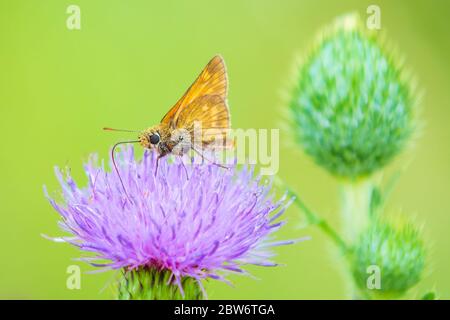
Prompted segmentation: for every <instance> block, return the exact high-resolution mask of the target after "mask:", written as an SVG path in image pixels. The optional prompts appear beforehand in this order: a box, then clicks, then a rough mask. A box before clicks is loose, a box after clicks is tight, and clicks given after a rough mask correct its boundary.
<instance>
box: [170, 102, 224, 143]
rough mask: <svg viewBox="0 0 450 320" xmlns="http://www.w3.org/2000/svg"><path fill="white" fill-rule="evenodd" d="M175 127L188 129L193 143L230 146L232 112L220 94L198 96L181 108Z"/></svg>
mask: <svg viewBox="0 0 450 320" xmlns="http://www.w3.org/2000/svg"><path fill="white" fill-rule="evenodd" d="M175 127H176V128H177V129H184V130H187V131H188V132H189V134H190V135H191V139H192V141H191V143H192V144H193V145H197V146H199V145H200V146H201V147H206V146H208V147H211V148H220V147H229V144H230V141H229V140H228V133H229V132H228V131H229V128H230V113H229V110H228V106H227V104H226V102H225V101H224V100H223V99H222V97H220V96H219V95H204V96H201V97H198V98H197V99H195V100H194V101H192V102H191V103H190V104H189V105H187V106H186V107H183V108H182V109H180V111H179V114H178V116H177V119H176V122H175ZM196 130H198V131H197V132H196ZM197 133H198V134H197Z"/></svg>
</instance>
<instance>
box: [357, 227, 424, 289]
mask: <svg viewBox="0 0 450 320" xmlns="http://www.w3.org/2000/svg"><path fill="white" fill-rule="evenodd" d="M351 266H352V273H353V277H354V279H355V283H356V284H357V286H358V287H359V288H360V289H361V290H362V291H363V292H364V293H366V294H368V295H369V296H371V297H381V298H395V297H399V296H401V295H402V294H403V293H405V292H406V291H407V290H408V289H409V288H411V287H412V286H414V285H415V284H416V283H417V282H419V280H420V279H421V276H422V273H423V270H424V268H425V247H424V245H423V242H422V240H421V237H420V234H419V232H418V230H417V229H416V228H414V226H413V225H411V224H402V225H400V226H394V225H391V224H389V223H386V222H381V221H377V222H374V223H373V224H372V225H371V226H370V227H369V228H368V229H367V230H366V231H365V232H363V233H362V234H361V236H360V237H359V239H358V240H357V242H356V244H355V247H354V251H353V253H352V255H351ZM371 272H374V276H375V277H378V276H379V277H380V278H379V279H378V280H375V279H372V280H374V281H375V282H377V281H378V282H379V287H376V286H371V285H370V283H368V280H369V282H370V281H371V280H370V279H369V277H370V276H371ZM376 273H378V274H376Z"/></svg>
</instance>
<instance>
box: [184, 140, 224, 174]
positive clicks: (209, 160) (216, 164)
mask: <svg viewBox="0 0 450 320" xmlns="http://www.w3.org/2000/svg"><path fill="white" fill-rule="evenodd" d="M191 148H192V150H194V151H195V152H196V153H197V154H198V155H200V157H202V159H203V160H207V161H208V162H210V163H211V164H213V165H215V166H218V167H221V168H224V169H230V167H227V166H224V165H223V164H220V163H216V162H214V161H212V160H211V159H208V158H206V157H205V156H204V155H203V152H200V151H198V150H197V149H195V148H194V147H193V146H191Z"/></svg>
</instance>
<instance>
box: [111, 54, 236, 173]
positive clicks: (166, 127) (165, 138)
mask: <svg viewBox="0 0 450 320" xmlns="http://www.w3.org/2000/svg"><path fill="white" fill-rule="evenodd" d="M227 91H228V79H227V71H226V68H225V62H224V61H223V59H222V57H221V56H215V57H214V58H212V59H211V61H210V62H209V63H208V64H207V65H206V67H205V68H204V69H203V71H202V72H201V73H200V75H199V76H198V77H197V79H196V80H195V81H194V83H193V84H192V85H191V86H190V87H189V89H188V90H187V91H186V93H185V94H184V95H183V96H182V97H181V99H180V100H178V102H177V103H176V104H175V105H174V106H173V107H172V108H171V109H170V110H169V112H167V113H166V115H165V116H164V117H163V118H162V120H161V122H160V123H159V124H158V125H156V126H153V127H150V128H148V129H146V130H144V131H142V132H141V133H140V134H139V136H138V140H136V141H124V142H119V143H117V144H116V145H114V147H113V149H112V152H113V155H114V149H115V147H116V146H117V145H119V144H122V143H133V142H139V143H140V145H141V146H143V147H144V148H147V149H153V148H154V149H156V150H157V152H158V153H159V157H158V160H159V159H160V158H161V157H164V156H166V155H168V154H175V155H179V156H182V155H184V154H186V153H187V152H188V151H190V150H191V149H192V150H194V151H195V152H197V153H199V154H200V155H201V156H202V157H203V155H202V153H201V152H200V150H202V149H203V148H205V147H213V146H214V145H215V146H216V147H217V146H220V145H222V146H225V147H227V146H229V145H230V144H231V142H230V141H227V133H228V131H229V129H230V112H229V108H228V105H227ZM104 129H105V130H114V131H130V130H120V129H111V128H104ZM196 129H199V130H198V131H196ZM197 132H200V133H199V134H198V136H196V133H197ZM113 161H114V157H113ZM157 163H158V162H157ZM114 165H115V163H114ZM116 171H117V168H116ZM155 172H156V171H155Z"/></svg>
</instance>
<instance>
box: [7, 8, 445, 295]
mask: <svg viewBox="0 0 450 320" xmlns="http://www.w3.org/2000/svg"><path fill="white" fill-rule="evenodd" d="M71 4H76V5H78V6H79V7H80V9H81V30H68V28H67V27H66V19H67V18H68V16H69V15H68V14H67V13H66V9H67V7H68V6H69V5H71ZM371 4H377V5H378V6H379V7H380V8H381V26H382V31H383V32H386V33H387V36H388V39H389V40H390V42H391V43H392V44H393V45H394V46H395V47H396V48H397V49H398V52H399V53H401V54H402V56H404V57H405V63H406V65H407V67H408V68H409V69H410V70H411V71H412V72H413V73H414V75H415V76H416V77H417V80H418V83H419V86H420V88H421V89H423V91H424V93H425V95H424V97H423V99H422V109H423V110H422V116H421V118H422V121H423V124H424V126H423V129H422V132H421V134H420V137H419V139H417V140H416V142H415V143H414V145H413V147H412V148H410V149H409V150H407V151H406V152H404V153H403V154H402V155H401V156H400V157H398V158H397V159H396V161H395V162H394V163H393V164H392V165H391V166H390V168H389V170H388V171H395V170H398V169H399V168H404V169H405V171H404V173H403V174H402V176H401V178H400V180H399V182H398V185H397V187H396V188H395V190H394V193H393V196H392V197H391V199H390V202H389V206H388V210H389V212H393V213H397V212H403V213H404V214H406V215H408V216H411V217H413V218H414V219H415V221H416V222H417V223H419V224H421V225H423V230H424V235H425V239H426V241H427V244H428V245H429V247H430V256H429V259H428V264H427V265H428V270H427V273H426V276H425V278H424V280H423V281H422V282H421V283H420V284H419V285H418V286H417V287H416V288H414V289H413V290H412V292H411V296H412V297H419V296H421V295H422V294H423V293H425V292H426V291H428V290H432V289H435V290H436V291H437V293H438V295H439V296H440V297H443V298H449V297H450V255H449V250H450V249H449V245H450V232H449V230H448V228H449V226H450V194H449V192H450V191H449V187H450V166H449V163H450V146H449V141H450V125H449V119H450V105H449V101H450V90H449V85H450V72H449V71H450V59H449V56H450V36H449V31H450V30H449V27H450V22H449V20H448V15H449V13H450V11H449V8H450V3H449V2H446V1H440V0H434V1H432V0H428V1H419V0H415V1H411V0H409V1H406V0H405V1H400V0H396V1H381V0H378V1H360V0H358V1H349V0H343V1H333V0H329V1H324V0H314V1H297V0H292V1H259V0H231V1H206V0H202V1H164V2H151V1H132V2H130V1H119V0H96V1H88V0H74V1H61V0H57V1H56V0H41V1H23V0H16V1H7V0H0V131H1V146H2V148H1V157H0V164H1V177H2V178H1V181H2V182H1V183H0V223H1V226H0V244H1V248H0V250H1V256H0V261H1V267H0V298H3V299H5V298H37V299H46V298H54V299H85V298H88V299H107V298H111V297H112V296H111V293H110V291H109V290H108V289H105V290H103V291H102V288H104V287H105V285H107V284H108V282H109V281H111V280H112V279H113V277H114V274H113V273H111V272H107V273H102V274H83V276H82V280H81V289H80V290H69V289H67V288H66V279H67V276H68V274H67V273H66V270H67V267H68V266H69V265H73V264H77V265H79V266H80V268H81V270H82V271H83V272H86V271H89V270H92V269H93V268H91V267H89V266H88V265H86V264H83V263H78V262H76V261H73V260H72V258H76V257H79V256H80V252H78V251H77V250H76V249H74V248H72V247H70V246H68V245H66V244H57V243H53V242H50V241H48V240H45V239H43V238H42V236H41V234H42V233H44V234H48V235H52V236H57V235H61V234H62V232H61V231H59V230H58V228H57V225H56V223H57V221H58V219H59V217H58V215H57V213H56V212H55V211H54V210H53V209H52V208H51V206H50V205H49V203H48V202H47V201H46V199H45V197H44V195H43V192H42V186H43V185H44V184H45V185H46V186H47V187H48V189H49V190H50V191H57V190H59V186H58V184H57V182H56V179H55V177H54V174H53V167H54V166H55V165H60V166H64V165H68V166H70V167H71V168H72V173H73V175H74V177H75V178H76V179H77V181H78V182H79V183H80V185H82V184H83V183H85V182H86V179H85V177H84V174H83V171H82V162H83V160H85V159H86V158H87V156H88V154H89V153H91V152H98V153H99V154H100V156H101V157H107V156H108V150H109V148H110V147H111V145H112V144H113V143H114V142H116V141H119V140H120V139H122V138H129V137H130V135H128V134H123V133H107V132H103V131H102V130H101V128H102V127H104V126H111V127H119V128H120V127H123V128H129V129H137V130H139V129H143V128H146V127H148V126H150V125H153V124H155V123H157V122H158V121H159V120H160V119H161V117H162V116H163V115H164V113H165V112H166V111H167V110H168V109H169V107H170V106H171V105H172V104H174V103H175V102H176V100H177V99H178V98H179V97H180V96H181V95H182V94H183V93H184V91H185V89H186V88H187V87H188V86H189V85H190V84H191V82H192V81H193V80H194V78H195V77H196V76H197V74H198V73H199V72H200V70H201V69H202V68H203V67H204V65H205V64H206V63H207V62H208V61H209V59H210V58H211V57H212V56H213V55H215V54H217V53H220V54H221V55H222V56H223V57H224V59H225V61H226V63H227V66H228V72H229V79H230V93H229V104H230V108H231V114H232V125H233V127H235V128H281V132H280V139H281V145H282V147H281V151H280V170H279V176H280V177H281V178H282V179H284V180H285V181H286V182H287V183H288V184H290V185H291V186H292V187H293V189H294V190H296V191H297V192H298V193H299V194H300V196H301V197H303V199H304V200H305V201H306V202H307V204H308V205H309V206H310V207H312V208H313V209H314V210H315V211H317V212H319V213H321V215H323V216H324V217H326V218H327V219H329V221H330V223H331V224H333V225H334V226H336V227H338V226H339V215H338V213H339V212H338V211H339V208H338V195H337V187H338V184H337V182H336V181H335V179H333V178H332V177H331V176H329V175H328V174H327V173H326V172H324V171H323V170H322V169H321V168H319V167H317V166H316V165H315V164H314V163H313V162H312V160H310V159H309V158H308V157H307V156H306V155H304V154H303V153H302V151H301V150H300V149H299V148H292V144H291V141H292V138H291V134H290V133H289V132H287V131H286V130H285V129H284V128H282V126H281V124H282V123H283V113H284V110H285V104H286V100H285V98H283V96H284V95H285V93H286V92H288V90H289V82H290V81H289V80H290V78H291V74H292V67H293V65H294V60H295V57H296V56H298V55H301V54H302V53H304V52H305V51H307V49H308V48H309V47H310V46H311V44H312V42H313V41H314V37H315V35H316V34H317V32H318V31H320V29H321V28H322V27H324V26H326V25H328V24H329V23H331V22H332V21H333V20H334V18H335V17H337V16H339V15H342V14H345V13H348V12H353V11H356V12H358V13H359V14H360V15H361V16H362V17H363V18H365V17H366V16H367V14H366V9H367V7H368V6H369V5H371ZM285 218H286V219H287V220H288V223H287V225H286V226H285V227H284V229H282V230H281V232H280V233H279V234H278V235H279V237H282V238H298V237H301V236H305V235H310V236H312V240H310V241H307V242H302V243H299V244H296V245H293V246H288V247H283V248H277V249H276V251H277V253H278V256H277V258H276V260H277V261H278V262H280V263H282V264H284V265H283V266H280V267H276V268H262V267H259V268H258V267H252V268H248V270H249V271H250V272H251V273H253V275H255V276H256V277H257V278H259V280H255V279H251V278H249V277H239V276H235V277H232V278H231V280H232V281H233V282H234V284H235V288H232V287H229V286H227V285H225V284H222V283H217V282H213V281H210V282H209V283H208V284H207V289H208V292H209V297H210V298H211V299H221V298H223V299H239V298H241V299H318V298H329V299H342V298H345V288H346V282H345V279H344V278H343V277H342V275H341V273H340V271H339V263H338V259H337V254H335V253H334V248H333V246H332V244H331V243H330V242H329V241H328V239H327V238H326V237H325V236H324V235H323V234H321V233H320V232H319V231H318V230H317V229H316V228H314V227H308V228H304V227H303V219H302V215H301V213H300V212H299V211H298V209H297V208H295V207H294V206H292V207H291V208H290V209H289V210H288V211H287V212H286V215H285Z"/></svg>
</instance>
